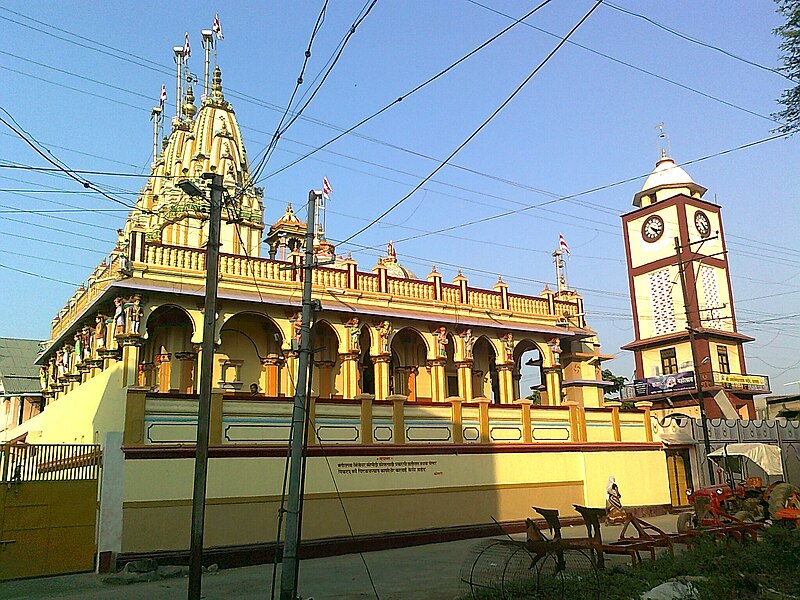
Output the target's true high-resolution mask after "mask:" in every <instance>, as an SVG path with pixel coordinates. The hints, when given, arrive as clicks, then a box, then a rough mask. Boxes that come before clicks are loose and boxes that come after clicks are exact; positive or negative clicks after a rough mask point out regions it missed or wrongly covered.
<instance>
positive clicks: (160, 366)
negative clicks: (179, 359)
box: [155, 352, 172, 394]
mask: <svg viewBox="0 0 800 600" xmlns="http://www.w3.org/2000/svg"><path fill="white" fill-rule="evenodd" d="M171 359H172V354H170V353H169V352H165V353H163V354H157V355H156V357H155V363H156V373H157V374H158V379H157V381H156V385H157V386H158V391H159V392H161V393H162V394H164V393H166V392H169V386H170V379H171V377H172V362H171Z"/></svg>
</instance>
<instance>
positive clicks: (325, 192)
mask: <svg viewBox="0 0 800 600" xmlns="http://www.w3.org/2000/svg"><path fill="white" fill-rule="evenodd" d="M332 193H333V188H332V187H331V184H330V183H329V182H328V178H327V177H323V178H322V197H323V198H324V199H325V200H327V199H328V196H330V195H331V194H332Z"/></svg>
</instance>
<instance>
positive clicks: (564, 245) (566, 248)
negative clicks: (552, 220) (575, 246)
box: [558, 233, 572, 256]
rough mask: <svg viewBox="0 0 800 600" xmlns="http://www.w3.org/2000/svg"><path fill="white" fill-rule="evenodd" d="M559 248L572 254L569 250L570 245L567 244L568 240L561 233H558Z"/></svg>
mask: <svg viewBox="0 0 800 600" xmlns="http://www.w3.org/2000/svg"><path fill="white" fill-rule="evenodd" d="M558 249H559V250H563V251H564V252H566V253H567V254H569V255H570V256H572V254H571V253H570V251H569V246H567V240H565V239H564V236H563V235H562V234H560V233H559V234H558Z"/></svg>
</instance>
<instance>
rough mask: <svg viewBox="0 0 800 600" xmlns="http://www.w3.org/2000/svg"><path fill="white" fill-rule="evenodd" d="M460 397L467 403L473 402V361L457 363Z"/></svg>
mask: <svg viewBox="0 0 800 600" xmlns="http://www.w3.org/2000/svg"><path fill="white" fill-rule="evenodd" d="M456 369H457V373H458V395H459V396H460V397H461V399H462V400H464V401H465V402H471V401H472V361H468V362H459V363H456Z"/></svg>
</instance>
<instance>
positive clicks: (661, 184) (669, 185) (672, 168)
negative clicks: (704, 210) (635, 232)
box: [633, 155, 706, 206]
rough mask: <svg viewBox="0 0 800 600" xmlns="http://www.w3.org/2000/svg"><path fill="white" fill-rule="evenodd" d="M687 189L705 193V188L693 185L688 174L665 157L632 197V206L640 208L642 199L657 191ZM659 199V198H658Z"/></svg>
mask: <svg viewBox="0 0 800 600" xmlns="http://www.w3.org/2000/svg"><path fill="white" fill-rule="evenodd" d="M674 188H689V191H690V192H691V193H699V194H700V195H701V196H702V195H703V194H705V193H706V188H704V187H703V186H702V185H699V184H697V183H695V181H694V179H692V178H691V177H690V176H689V174H688V173H687V172H686V171H684V170H683V169H682V168H681V167H679V166H678V165H676V164H675V161H674V160H672V159H671V158H669V157H668V156H666V155H663V156H662V157H661V160H659V161H658V162H657V163H656V168H655V169H653V172H652V173H650V175H649V176H648V177H647V179H646V180H645V182H644V185H643V186H642V189H641V191H640V192H639V193H637V194H636V195H635V196H634V197H633V204H634V206H642V198H643V197H644V196H647V195H650V194H653V193H654V192H657V191H658V190H663V189H674ZM659 199H660V198H659Z"/></svg>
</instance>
